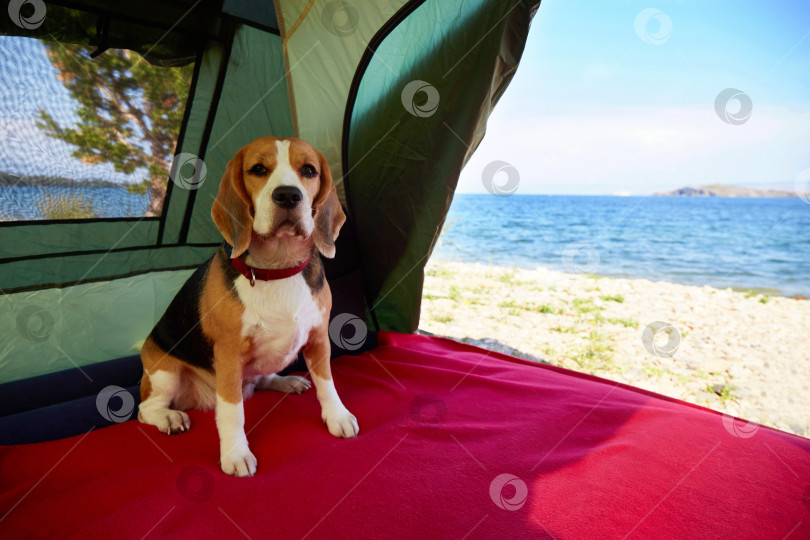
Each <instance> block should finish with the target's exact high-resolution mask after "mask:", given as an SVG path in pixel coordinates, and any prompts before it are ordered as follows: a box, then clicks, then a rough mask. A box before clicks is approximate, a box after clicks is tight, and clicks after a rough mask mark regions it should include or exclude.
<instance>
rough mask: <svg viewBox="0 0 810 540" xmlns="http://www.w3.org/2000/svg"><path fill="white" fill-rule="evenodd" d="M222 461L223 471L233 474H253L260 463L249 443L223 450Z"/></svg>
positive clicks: (221, 453)
mask: <svg viewBox="0 0 810 540" xmlns="http://www.w3.org/2000/svg"><path fill="white" fill-rule="evenodd" d="M220 461H221V462H222V472H224V473H225V474H230V475H231V476H253V475H254V474H256V466H257V465H258V463H259V462H258V460H257V459H256V456H254V455H253V452H251V451H250V449H249V448H248V447H247V445H237V446H236V447H234V448H231V449H229V450H228V451H224V450H223V451H221V452H220Z"/></svg>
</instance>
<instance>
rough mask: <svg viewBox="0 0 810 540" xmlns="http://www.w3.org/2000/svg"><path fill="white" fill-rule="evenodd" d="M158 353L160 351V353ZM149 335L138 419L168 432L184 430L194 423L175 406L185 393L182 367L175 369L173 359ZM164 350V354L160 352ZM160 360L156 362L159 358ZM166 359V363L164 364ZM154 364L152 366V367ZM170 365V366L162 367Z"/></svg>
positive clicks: (142, 351)
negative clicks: (173, 404) (173, 405)
mask: <svg viewBox="0 0 810 540" xmlns="http://www.w3.org/2000/svg"><path fill="white" fill-rule="evenodd" d="M156 353H157V354H156ZM161 353H162V351H160V350H159V349H158V347H157V346H156V345H155V344H154V342H153V341H152V340H151V339H147V340H146V343H145V344H144V347H143V349H142V350H141V360H142V361H143V366H144V373H143V379H141V404H140V407H139V408H138V420H140V421H141V422H143V423H144V424H152V425H153V426H157V428H158V429H159V430H160V431H161V432H163V433H166V434H167V435H172V434H175V433H182V432H183V431H187V430H188V429H189V428H190V427H191V420H190V419H189V417H188V415H187V414H186V413H184V412H183V411H178V410H174V409H171V408H170V407H171V406H172V403H176V402H177V401H178V400H179V398H181V397H182V395H183V394H182V393H183V392H184V388H183V386H184V384H183V380H182V377H181V373H182V371H181V370H171V368H172V367H173V366H172V362H176V360H174V359H172V358H171V357H169V356H168V355H165V353H163V354H161ZM158 354H160V355H161V356H159V357H158V356H157V355H158ZM156 357H158V358H159V360H158V361H157V362H155V361H154V360H155V358H156ZM161 363H165V365H162V366H161V365H160V364H161ZM150 368H152V370H151V371H150ZM161 368H166V369H161Z"/></svg>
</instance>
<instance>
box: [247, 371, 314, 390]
mask: <svg viewBox="0 0 810 540" xmlns="http://www.w3.org/2000/svg"><path fill="white" fill-rule="evenodd" d="M311 387H312V383H311V382H309V379H305V378H304V377H299V376H298V375H287V376H284V377H282V376H281V375H269V376H267V377H265V378H264V380H262V382H261V383H259V385H258V386H257V388H258V389H260V390H275V391H276V392H286V393H287V394H300V393H302V392H306V391H307V390H309V389H310V388H311Z"/></svg>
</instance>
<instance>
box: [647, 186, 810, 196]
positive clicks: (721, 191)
mask: <svg viewBox="0 0 810 540" xmlns="http://www.w3.org/2000/svg"><path fill="white" fill-rule="evenodd" d="M653 195H655V196H657V197H771V198H788V197H796V196H797V195H796V194H795V193H794V192H792V191H783V190H780V189H754V188H749V187H742V186H728V185H725V184H710V185H708V186H699V187H696V188H694V187H682V188H680V189H674V190H672V191H667V192H665V193H653Z"/></svg>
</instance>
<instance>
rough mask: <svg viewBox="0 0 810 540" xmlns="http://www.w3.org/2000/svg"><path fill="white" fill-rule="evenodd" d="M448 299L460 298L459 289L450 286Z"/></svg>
mask: <svg viewBox="0 0 810 540" xmlns="http://www.w3.org/2000/svg"><path fill="white" fill-rule="evenodd" d="M447 296H448V297H449V298H450V300H460V299H461V291H460V290H459V288H458V287H456V286H455V285H451V286H450V293H449V294H448V295H447Z"/></svg>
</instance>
